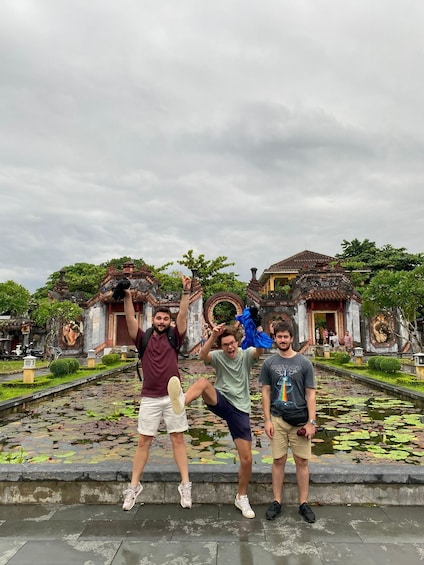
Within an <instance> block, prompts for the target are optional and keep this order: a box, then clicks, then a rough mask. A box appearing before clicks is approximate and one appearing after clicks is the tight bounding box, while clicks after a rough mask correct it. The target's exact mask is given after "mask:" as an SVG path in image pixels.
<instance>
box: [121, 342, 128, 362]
mask: <svg viewBox="0 0 424 565" xmlns="http://www.w3.org/2000/svg"><path fill="white" fill-rule="evenodd" d="M127 353H128V345H123V346H122V347H121V361H126V360H127Z"/></svg>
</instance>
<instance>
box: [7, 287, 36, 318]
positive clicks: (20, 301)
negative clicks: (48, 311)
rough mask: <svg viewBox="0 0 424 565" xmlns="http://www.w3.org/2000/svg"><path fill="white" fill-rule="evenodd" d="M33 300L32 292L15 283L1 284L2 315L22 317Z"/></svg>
mask: <svg viewBox="0 0 424 565" xmlns="http://www.w3.org/2000/svg"><path fill="white" fill-rule="evenodd" d="M30 298H31V294H30V292H29V291H28V290H27V289H26V288H25V287H23V286H21V285H20V284H18V283H16V282H14V281H6V282H4V283H0V315H1V314H10V315H11V316H22V315H23V314H26V313H27V311H28V307H29V301H30Z"/></svg>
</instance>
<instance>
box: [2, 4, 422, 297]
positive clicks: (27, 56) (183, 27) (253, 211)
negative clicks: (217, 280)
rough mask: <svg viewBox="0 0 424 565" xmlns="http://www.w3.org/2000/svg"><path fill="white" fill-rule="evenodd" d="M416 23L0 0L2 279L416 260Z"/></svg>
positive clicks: (363, 9) (362, 11) (367, 15)
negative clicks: (116, 270) (306, 253)
mask: <svg viewBox="0 0 424 565" xmlns="http://www.w3.org/2000/svg"><path fill="white" fill-rule="evenodd" d="M423 21H424V2H422V0H402V1H398V0H396V1H395V0H371V1H370V0H343V1H341V0H290V1H289V0H264V1H263V2H259V1H254V0H215V1H214V2H210V1H203V0H178V1H177V0H119V2H118V1H116V0H60V1H58V0H36V1H35V0H3V1H2V2H1V3H0V46H1V57H0V97H1V98H0V102H1V103H0V119H1V127H0V191H1V192H0V196H1V201H0V236H1V239H0V241H1V252H0V282H4V281H6V280H14V281H16V282H18V283H19V284H22V285H23V286H25V287H26V288H27V289H28V290H30V291H31V292H33V291H34V290H35V289H36V288H39V287H40V286H43V285H44V284H45V282H46V280H47V277H48V276H49V275H50V274H51V273H52V272H54V271H57V270H59V269H61V268H62V267H64V266H66V265H72V264H74V263H77V262H86V263H95V264H99V263H101V262H104V261H107V260H108V259H111V258H116V257H122V256H124V255H128V256H132V257H135V258H143V259H144V260H145V261H146V262H147V263H151V264H154V265H156V266H159V265H162V264H164V263H165V262H167V261H177V260H178V259H179V258H181V257H182V255H183V254H184V253H185V252H187V251H188V250H189V249H193V250H194V252H195V253H196V254H200V253H203V254H205V256H206V258H208V259H213V258H215V257H216V256H217V255H225V256H226V257H228V260H229V261H233V262H234V263H235V266H234V268H233V270H234V271H235V272H236V273H238V274H239V276H240V280H243V281H248V280H249V279H250V267H257V268H258V275H260V274H261V273H262V271H263V270H264V269H266V268H267V267H268V266H269V265H271V264H272V263H275V262H277V261H279V260H281V259H284V258H286V257H289V256H291V255H293V254H295V253H298V252H300V251H303V250H304V249H309V250H312V251H316V252H318V253H325V254H329V255H334V254H336V253H340V252H341V251H342V249H341V243H342V241H343V240H347V241H351V240H352V239H355V238H358V239H359V240H363V239H365V238H368V239H370V240H371V241H375V242H376V244H377V245H378V246H383V245H385V244H391V245H393V246H394V247H405V248H406V249H407V251H409V252H411V253H418V252H422V251H424V245H423V241H422V237H421V236H422V225H423V216H424V190H423V188H424V187H423V184H424V183H423V181H424V160H423V155H424V112H423V104H424V103H423V82H424V74H423V72H422V69H423V61H424V34H423V31H422V28H423ZM176 268H178V266H176Z"/></svg>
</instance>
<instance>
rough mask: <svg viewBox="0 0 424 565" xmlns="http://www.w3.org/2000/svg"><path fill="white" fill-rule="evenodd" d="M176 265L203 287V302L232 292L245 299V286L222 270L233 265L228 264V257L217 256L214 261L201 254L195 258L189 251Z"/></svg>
mask: <svg viewBox="0 0 424 565" xmlns="http://www.w3.org/2000/svg"><path fill="white" fill-rule="evenodd" d="M178 263H179V264H180V265H182V266H184V267H186V268H187V269H189V270H190V271H192V272H193V273H195V274H196V278H197V279H198V280H199V282H200V284H201V285H202V287H203V293H204V298H205V300H207V299H208V298H210V297H211V296H212V295H213V294H215V293H216V292H222V291H227V292H234V293H235V294H238V295H239V296H241V297H242V299H243V300H244V299H245V296H246V284H245V283H243V282H240V281H239V280H238V279H237V276H238V275H236V274H235V273H234V272H232V271H225V270H224V269H228V267H232V266H233V265H235V263H232V262H228V257H225V256H224V255H219V256H218V257H216V258H215V259H206V257H205V255H204V254H203V253H201V254H200V255H198V256H197V257H195V256H194V251H193V250H192V249H190V250H189V251H187V253H185V254H184V255H183V258H182V260H179V261H178Z"/></svg>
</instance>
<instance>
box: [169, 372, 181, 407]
mask: <svg viewBox="0 0 424 565" xmlns="http://www.w3.org/2000/svg"><path fill="white" fill-rule="evenodd" d="M168 394H169V398H170V400H171V405H172V410H173V411H174V412H175V414H182V412H184V410H185V404H184V393H183V389H182V388H181V382H180V379H179V378H178V377H171V378H170V379H169V381H168Z"/></svg>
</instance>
